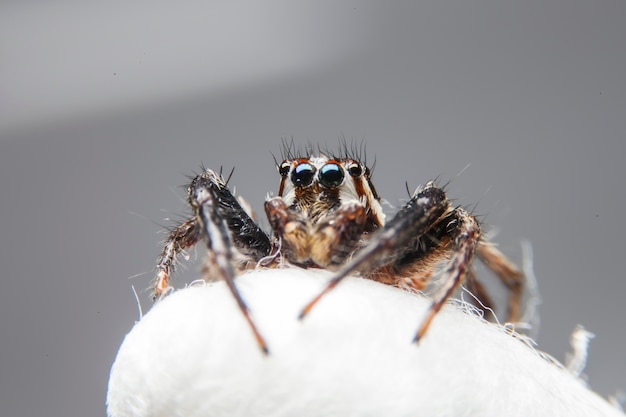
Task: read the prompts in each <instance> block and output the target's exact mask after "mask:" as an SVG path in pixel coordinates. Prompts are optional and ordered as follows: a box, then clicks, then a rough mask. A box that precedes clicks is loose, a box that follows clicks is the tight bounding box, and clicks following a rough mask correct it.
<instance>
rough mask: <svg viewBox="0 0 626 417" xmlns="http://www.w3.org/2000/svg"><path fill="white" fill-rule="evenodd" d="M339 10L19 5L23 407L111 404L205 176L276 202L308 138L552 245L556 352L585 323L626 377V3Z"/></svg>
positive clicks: (11, 109) (10, 196)
mask: <svg viewBox="0 0 626 417" xmlns="http://www.w3.org/2000/svg"><path fill="white" fill-rule="evenodd" d="M338 3H339V2H334V1H333V2H330V1H329V2H320V1H316V2H311V3H297V4H294V3H293V2H287V1H286V2H270V3H268V2H264V3H263V6H259V5H256V4H255V3H253V2H250V3H247V4H246V3H242V4H234V3H223V4H222V3H211V4H208V3H207V4H205V2H197V3H196V2H187V3H185V4H178V3H177V4H174V3H172V4H166V3H159V2H153V1H135V2H122V1H114V2H107V3H102V2H94V3H93V4H88V3H86V2H73V1H70V0H64V1H59V2H54V3H51V2H50V3H43V4H36V3H34V2H31V3H29V4H26V3H25V2H11V1H4V2H3V3H2V4H1V5H0V54H1V59H0V192H1V199H0V214H1V216H0V233H1V236H2V238H1V239H0V245H1V246H0V265H1V266H2V268H1V270H0V271H1V272H0V274H1V275H0V277H1V280H0V286H1V287H0V288H1V290H0V335H1V336H0V340H1V341H0V410H1V411H0V414H2V415H6V416H37V415H46V416H78V415H82V416H87V415H103V414H104V398H105V392H106V384H107V378H108V370H109V367H110V365H111V363H112V361H113V359H114V356H115V353H116V350H117V348H118V346H119V343H120V342H121V340H122V338H123V336H124V334H125V333H126V332H127V331H128V330H129V329H130V327H131V326H132V324H133V322H134V320H135V319H136V318H137V307H136V305H135V300H134V298H133V294H132V291H131V285H134V286H135V287H136V288H137V289H138V290H139V291H143V290H144V289H145V288H147V287H148V286H149V283H150V280H151V279H152V274H153V272H152V268H153V264H154V261H155V259H156V256H157V255H158V252H159V250H160V248H159V242H160V240H161V239H162V238H163V235H162V234H160V233H159V232H160V231H161V230H162V227H161V226H160V225H167V224H171V223H169V222H168V221H166V220H164V219H165V218H167V217H173V218H178V217H179V216H181V215H183V214H185V213H186V212H185V210H184V202H183V201H182V197H183V191H182V189H180V188H178V186H179V185H182V184H184V182H185V181H186V178H185V175H187V174H190V173H191V172H192V171H194V170H196V171H197V170H198V169H199V168H200V164H202V163H203V164H205V165H206V166H208V167H213V168H219V167H220V166H223V167H224V168H225V169H228V170H229V169H230V168H231V167H233V166H235V167H236V168H237V169H236V171H235V174H234V177H233V180H232V184H234V185H236V188H237V191H238V192H239V193H241V194H243V195H244V196H246V197H247V199H248V200H249V201H250V202H252V204H253V206H254V207H255V208H256V209H257V210H260V209H261V207H262V202H263V200H264V198H265V196H266V193H267V192H268V191H275V190H276V187H277V184H278V178H277V174H276V171H275V168H274V162H273V159H272V155H271V154H272V153H274V154H275V155H279V145H280V142H281V138H291V137H293V138H294V140H295V142H296V143H298V144H305V143H306V142H307V141H310V142H312V143H315V144H317V143H320V144H321V145H323V146H326V145H328V146H329V147H330V148H334V147H335V146H336V143H337V140H338V138H339V137H342V136H343V137H345V138H347V139H348V140H350V139H352V138H354V139H355V140H357V141H360V140H362V139H364V140H365V142H366V143H367V149H368V155H369V156H370V160H372V159H373V156H374V155H375V156H376V161H377V163H376V170H375V172H374V180H375V184H376V186H377V188H378V191H379V193H380V194H381V195H382V196H384V197H385V198H386V199H387V200H389V201H390V202H391V203H393V204H396V206H397V204H398V202H399V201H401V199H403V198H404V199H405V198H406V191H405V181H408V182H409V185H410V186H411V187H415V186H417V185H418V184H420V183H423V182H425V181H427V180H429V179H431V178H433V177H435V176H439V177H440V178H441V180H442V181H444V182H445V181H447V180H451V184H450V185H449V188H448V190H449V194H450V195H451V196H452V197H453V198H455V201H456V202H458V204H464V205H468V206H471V207H473V206H474V205H476V208H475V212H476V213H477V214H480V215H482V216H484V217H482V218H483V219H484V221H485V223H487V224H489V225H493V226H495V227H497V229H498V230H499V234H498V236H497V238H496V240H497V242H499V244H500V247H501V249H502V250H503V251H504V252H506V253H507V254H509V255H510V256H511V257H512V258H514V259H516V260H518V261H519V260H520V258H521V252H520V241H521V240H522V239H528V240H530V242H531V243H532V245H533V248H534V253H535V259H534V261H535V272H536V275H537V278H538V280H539V286H540V290H541V295H542V299H543V304H542V306H541V330H540V336H539V347H540V348H541V349H543V350H545V351H547V352H549V353H550V354H552V355H554V356H555V357H557V358H558V359H561V360H562V359H563V354H564V352H565V351H567V350H568V349H569V346H568V338H569V334H570V332H571V331H572V329H573V328H574V326H575V325H576V324H578V323H580V324H583V325H584V326H586V327H587V328H588V329H589V330H590V331H592V332H594V333H595V334H596V335H597V337H596V339H595V340H594V341H593V342H592V344H591V347H590V359H589V363H588V368H587V370H586V373H587V374H588V376H589V382H590V384H591V386H592V388H594V389H595V390H597V391H599V392H600V393H601V394H603V395H607V394H611V393H613V392H614V391H615V390H616V389H618V388H621V389H624V388H626V377H625V375H626V363H625V361H624V356H623V352H624V342H625V340H626V337H625V336H624V330H625V325H624V319H625V318H626V307H624V304H623V298H624V295H625V294H626V280H625V279H624V273H623V267H622V265H621V264H622V262H623V260H624V255H625V253H624V246H623V240H624V236H626V223H625V222H624V221H623V215H622V207H623V205H624V203H625V200H626V198H625V197H626V196H625V188H624V185H623V181H624V179H625V178H626V169H625V168H624V164H623V159H624V157H626V152H625V151H626V139H625V134H624V132H626V82H625V74H626V47H625V46H624V44H625V43H624V42H625V39H626V25H625V24H624V21H625V18H626V3H624V2H621V1H600V2H577V1H570V0H562V1H547V2H546V1H541V2H534V1H525V2H502V1H466V0H463V1H450V2H434V1H433V2H430V1H428V2H416V3H415V4H412V5H408V4H403V5H400V4H395V5H388V4H387V5H385V6H382V5H378V4H376V3H373V2H341V3H340V4H338ZM592 3H593V4H592ZM468 164H469V167H468V168H467V169H465V170H464V168H465V167H466V166H467V165H468ZM461 171H462V172H461ZM460 172H461V173H460ZM459 173H460V175H458V174H459ZM264 225H266V223H264ZM199 253H201V252H199ZM136 274H140V275H139V276H136V277H134V278H130V279H129V277H131V276H135V275H136ZM194 275H195V267H194V266H191V267H190V269H189V271H188V272H186V273H183V274H182V276H181V277H179V279H178V280H177V283H178V284H179V285H182V283H183V282H185V281H188V280H190V279H192V278H193V276H194ZM495 287H497V285H495ZM141 299H142V303H143V304H144V308H147V307H148V306H149V305H150V303H149V302H148V301H147V300H148V297H147V293H146V292H145V291H144V292H142V293H141ZM417 319H418V318H417V317H416V322H417ZM181 389H184V387H181Z"/></svg>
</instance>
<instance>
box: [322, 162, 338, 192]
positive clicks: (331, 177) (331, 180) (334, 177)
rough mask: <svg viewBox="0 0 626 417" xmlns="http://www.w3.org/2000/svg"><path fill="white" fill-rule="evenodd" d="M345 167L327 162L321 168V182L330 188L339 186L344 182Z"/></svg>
mask: <svg viewBox="0 0 626 417" xmlns="http://www.w3.org/2000/svg"><path fill="white" fill-rule="evenodd" d="M343 176H344V174H343V169H342V168H341V167H340V166H339V165H337V164H333V163H330V164H326V165H324V166H323V167H321V168H320V174H319V177H320V183H321V184H322V185H323V186H325V187H328V188H334V187H339V186H340V185H341V183H342V182H343Z"/></svg>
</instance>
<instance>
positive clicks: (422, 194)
mask: <svg viewBox="0 0 626 417" xmlns="http://www.w3.org/2000/svg"><path fill="white" fill-rule="evenodd" d="M448 209H449V202H448V199H447V198H446V195H445V193H444V192H443V190H441V189H440V188H437V186H436V185H435V184H434V183H433V182H429V183H427V184H426V185H425V186H424V187H423V188H422V189H419V190H417V191H416V192H415V193H414V195H413V197H411V199H410V200H409V202H408V203H407V204H406V205H405V206H404V207H403V208H402V209H401V210H400V211H399V212H398V213H397V214H396V215H395V217H394V218H393V219H391V220H390V221H389V222H388V223H387V224H386V225H385V226H384V227H383V229H382V230H380V231H379V232H378V233H377V234H376V235H375V236H373V237H372V239H371V240H370V241H369V243H368V244H367V245H366V246H365V247H364V248H363V249H361V250H360V251H358V252H357V253H356V254H355V255H354V257H353V258H352V259H351V260H350V261H349V262H347V263H346V264H345V265H344V266H343V267H341V268H340V269H339V270H338V271H337V272H336V273H335V275H334V277H333V278H332V279H331V280H330V281H329V282H328V284H327V285H326V287H325V288H324V289H323V290H322V291H321V292H320V293H319V294H318V295H317V296H315V297H314V298H313V299H312V300H311V301H310V302H309V303H308V304H307V305H306V306H305V307H304V308H303V309H302V311H301V312H300V315H299V316H298V317H299V318H300V319H302V318H304V317H305V316H306V315H307V314H308V313H309V312H310V311H311V309H312V308H313V307H314V306H315V304H317V302H318V301H319V300H321V298H322V297H323V296H324V295H325V294H327V293H328V292H329V291H331V290H332V289H333V288H334V287H335V286H337V284H339V282H341V280H343V279H344V278H345V277H346V276H348V275H350V274H351V273H353V272H357V271H371V270H374V269H377V268H379V267H381V266H383V265H386V264H389V263H391V262H393V261H394V260H395V259H397V258H398V257H399V256H400V255H401V254H402V251H398V249H402V248H408V247H411V246H412V245H411V244H412V243H413V242H415V241H416V240H417V239H419V237H420V236H423V235H424V234H425V233H427V232H428V231H429V230H430V229H431V228H432V227H433V225H435V224H437V222H438V220H439V219H440V218H441V217H442V216H443V215H444V214H446V212H447V210H448Z"/></svg>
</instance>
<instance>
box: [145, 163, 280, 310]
mask: <svg viewBox="0 0 626 417" xmlns="http://www.w3.org/2000/svg"><path fill="white" fill-rule="evenodd" d="M199 186H202V187H206V188H207V189H208V190H210V191H211V193H212V195H214V196H215V200H216V204H215V205H216V207H217V211H218V212H219V214H220V216H221V217H222V218H223V219H224V220H225V222H226V225H227V227H228V230H229V231H230V234H231V236H232V240H233V243H234V246H235V248H236V249H237V255H238V256H237V259H236V263H238V264H239V265H238V266H239V267H241V269H245V268H247V267H251V266H254V265H256V263H257V262H258V261H259V260H260V259H262V258H264V257H265V256H268V255H269V254H270V252H271V250H272V244H271V243H270V239H269V237H268V236H267V234H265V232H263V231H262V230H261V228H260V227H259V226H258V225H257V224H256V223H255V222H254V220H252V218H251V217H250V216H249V215H248V213H247V212H246V211H245V210H244V209H243V208H242V207H241V205H240V203H239V202H238V201H237V198H236V197H235V196H233V194H232V193H231V192H230V190H229V189H228V187H227V186H226V182H225V181H224V179H223V178H222V177H221V175H218V174H216V173H215V172H213V171H211V170H205V171H204V172H202V173H201V174H200V175H198V176H196V177H195V178H194V179H193V180H192V182H191V184H190V185H189V187H187V200H188V203H189V205H190V206H191V207H195V205H196V201H195V199H196V197H195V195H194V190H196V189H197V188H198V187H199ZM200 233H201V230H200V227H199V226H198V219H197V213H195V214H194V217H192V218H190V219H188V220H186V221H184V222H183V223H182V224H180V225H178V226H177V227H175V228H174V229H173V230H171V231H170V233H169V235H168V237H167V239H166V240H165V242H164V245H163V251H162V252H161V255H160V256H159V259H158V261H157V271H158V272H157V277H156V280H155V283H154V285H153V288H154V295H153V299H156V298H158V297H162V296H164V295H165V294H167V292H168V291H167V290H168V288H169V279H170V277H171V275H172V273H173V272H174V270H175V267H176V262H177V260H178V256H179V255H180V254H181V253H182V252H183V251H184V250H185V249H187V248H189V247H192V246H194V245H195V244H196V243H198V241H199V240H200V238H201V236H200Z"/></svg>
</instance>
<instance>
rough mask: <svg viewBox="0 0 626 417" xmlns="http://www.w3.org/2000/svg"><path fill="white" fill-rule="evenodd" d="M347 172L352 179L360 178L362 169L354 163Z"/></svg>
mask: <svg viewBox="0 0 626 417" xmlns="http://www.w3.org/2000/svg"><path fill="white" fill-rule="evenodd" d="M348 172H349V173H350V175H351V176H353V177H360V176H361V174H362V173H363V168H361V165H360V164H357V163H356V162H353V163H351V164H350V166H349V167H348Z"/></svg>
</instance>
